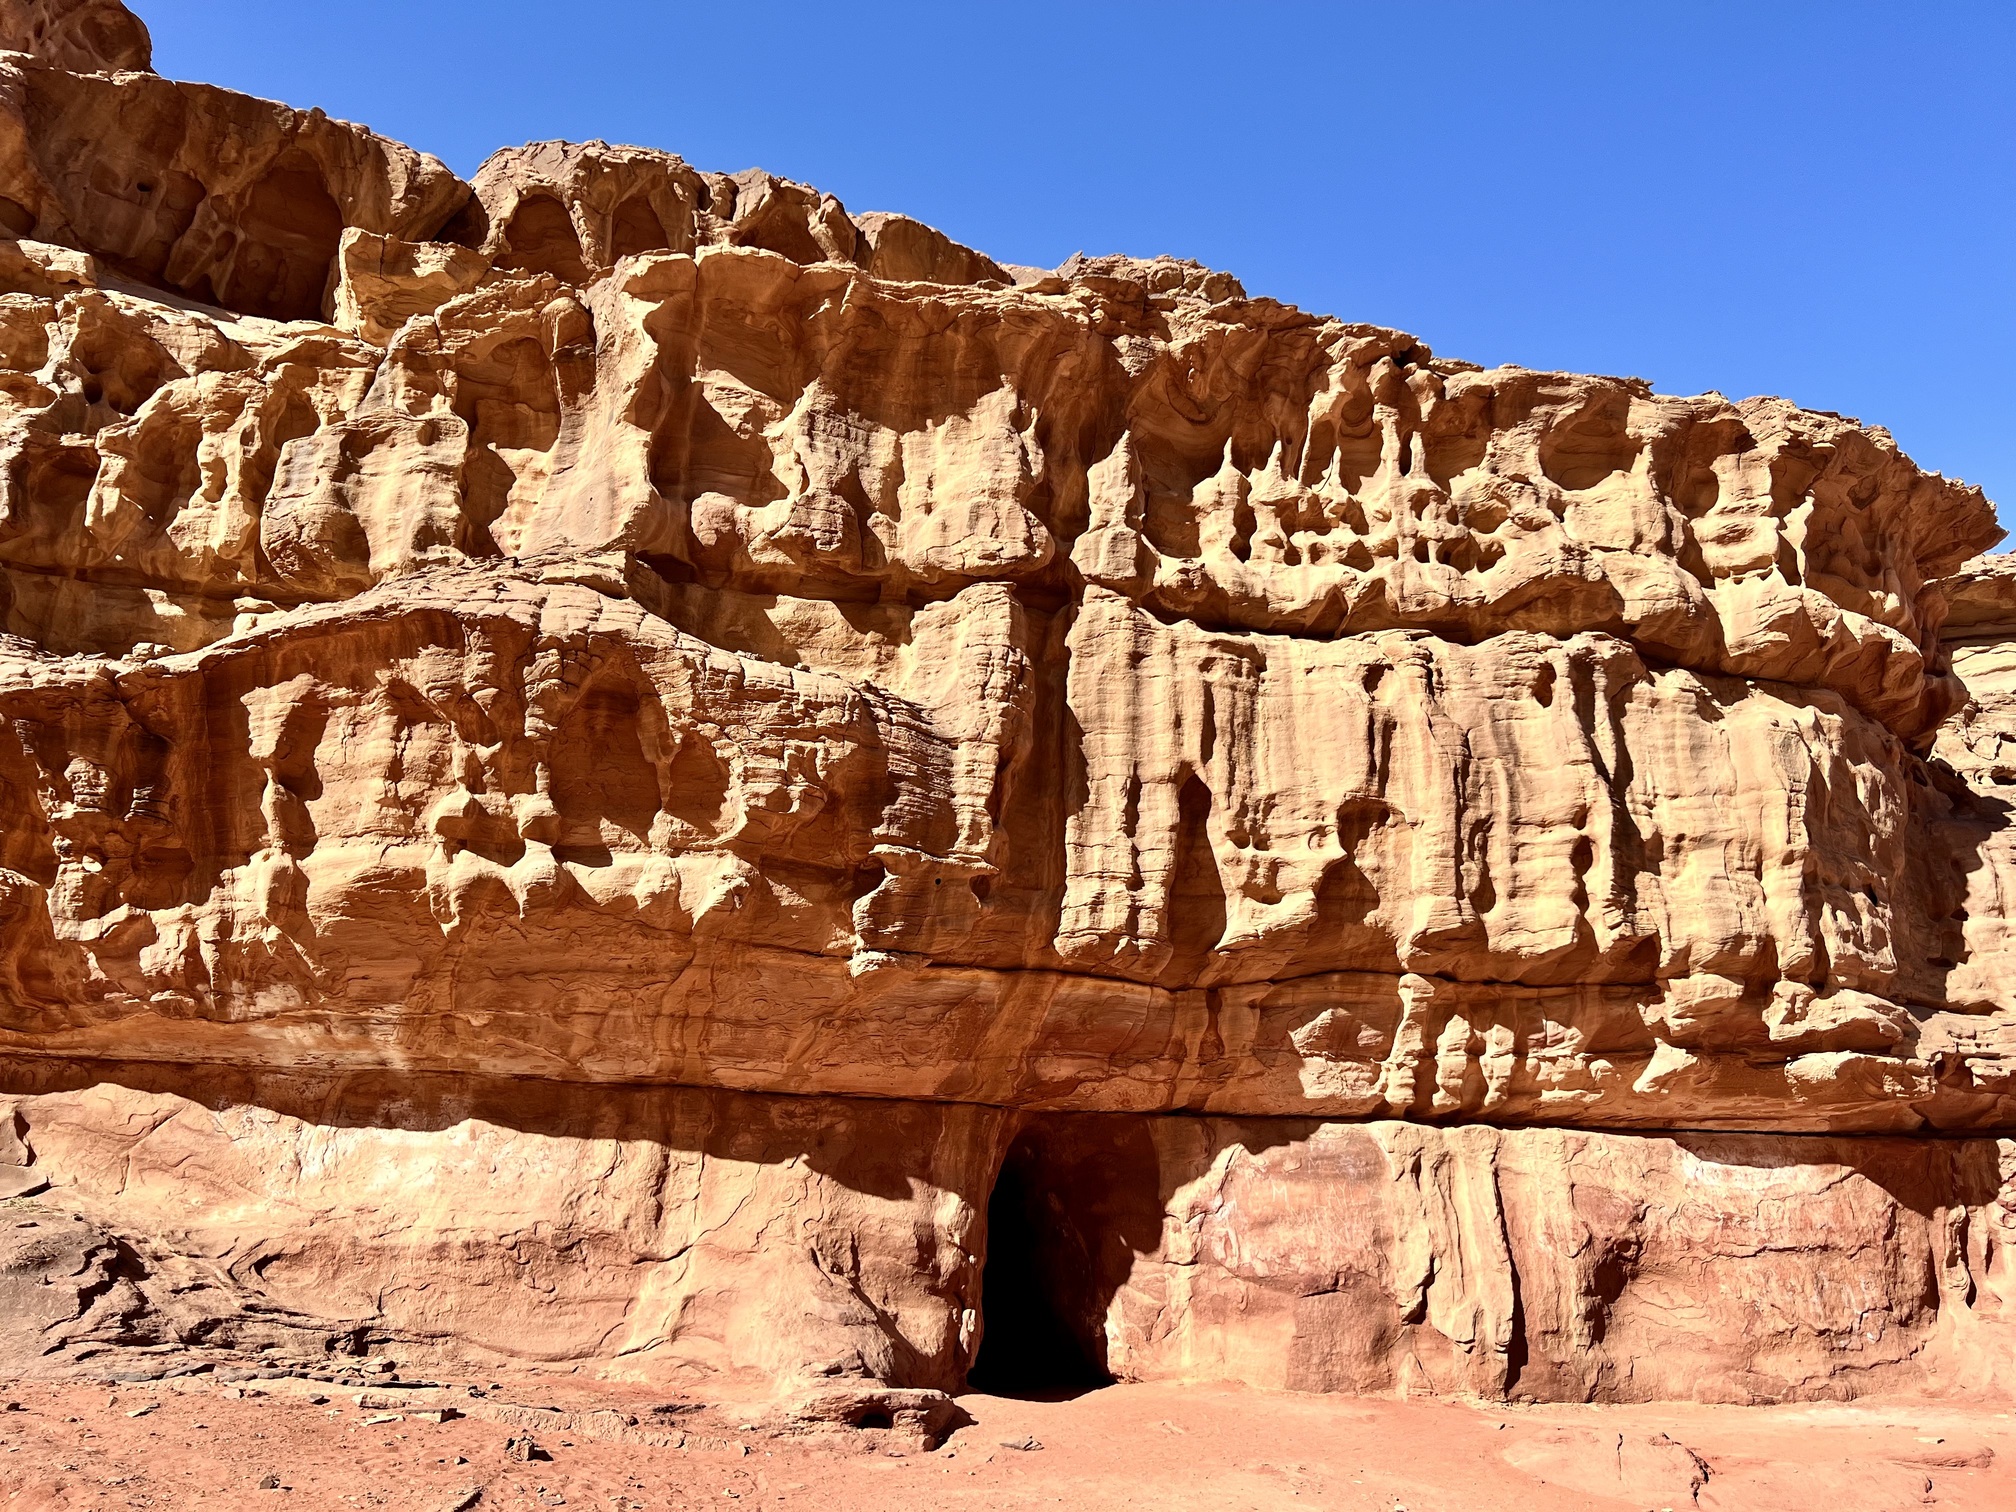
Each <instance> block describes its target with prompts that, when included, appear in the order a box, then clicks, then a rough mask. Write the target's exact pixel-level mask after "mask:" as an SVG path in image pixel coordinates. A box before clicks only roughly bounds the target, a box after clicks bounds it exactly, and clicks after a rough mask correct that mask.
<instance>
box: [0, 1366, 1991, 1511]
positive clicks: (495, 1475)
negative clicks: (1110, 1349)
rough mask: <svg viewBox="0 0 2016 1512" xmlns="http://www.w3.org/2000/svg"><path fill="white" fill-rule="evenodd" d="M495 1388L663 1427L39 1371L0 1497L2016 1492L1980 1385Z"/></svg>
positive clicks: (1927, 1502) (1039, 1501) (146, 1501)
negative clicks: (1564, 1392) (1919, 1401)
mask: <svg viewBox="0 0 2016 1512" xmlns="http://www.w3.org/2000/svg"><path fill="white" fill-rule="evenodd" d="M453 1389H454V1390H456V1391H459V1392H465V1393H466V1391H467V1388H466V1387H462V1386H457V1387H454V1388H453ZM479 1390H480V1391H481V1393H482V1395H481V1397H480V1398H479V1397H477V1396H473V1395H472V1396H469V1398H468V1402H469V1403H470V1404H471V1405H472V1408H481V1407H483V1406H490V1407H492V1408H493V1410H494V1408H495V1407H496V1405H497V1404H503V1403H507V1402H508V1403H510V1404H513V1405H512V1406H510V1407H509V1408H508V1409H507V1415H511V1414H518V1415H520V1416H522V1415H523V1413H522V1412H520V1409H521V1408H523V1409H525V1411H529V1412H530V1413H531V1414H533V1415H534V1416H538V1415H539V1413H540V1412H541V1411H542V1410H543V1409H549V1408H556V1407H557V1408H560V1409H563V1410H565V1411H568V1412H570V1413H577V1414H578V1413H581V1412H583V1411H585V1410H586V1409H588V1408H592V1407H598V1406H599V1407H603V1408H610V1407H615V1408H616V1410H617V1411H618V1412H619V1413H620V1412H621V1411H622V1405H621V1402H619V1400H618V1399H619V1398H621V1399H622V1400H624V1401H627V1403H628V1404H629V1407H630V1415H631V1416H635V1417H638V1418H639V1421H641V1422H643V1423H644V1424H646V1425H647V1427H648V1426H649V1425H653V1424H656V1425H660V1426H662V1427H664V1428H666V1429H667V1430H668V1431H666V1432H663V1433H661V1434H660V1435H659V1436H660V1437H661V1438H662V1439H663V1440H664V1442H662V1443H660V1444H657V1445H640V1444H637V1443H626V1442H620V1441H619V1442H612V1441H607V1440H604V1439H597V1438H595V1437H591V1436H589V1435H588V1434H587V1433H582V1432H576V1431H569V1430H565V1429H561V1430H555V1429H553V1428H551V1427H548V1426H542V1427H539V1428H527V1427H524V1426H522V1425H518V1426H514V1425H513V1424H511V1423H508V1422H499V1421H495V1420H491V1419H486V1418H483V1417H478V1416H459V1417H453V1418H450V1419H449V1420H448V1421H444V1422H439V1423H436V1422H431V1421H424V1420H422V1419H420V1418H419V1417H417V1416H415V1415H414V1413H413V1412H412V1411H410V1410H409V1411H406V1412H394V1411H389V1410H386V1409H385V1408H384V1407H383V1406H382V1404H380V1403H379V1400H378V1399H377V1398H376V1397H372V1396H368V1395H367V1397H366V1401H367V1405H362V1406H360V1405H358V1402H357V1396H358V1393H356V1392H355V1391H352V1390H345V1389H341V1388H337V1387H334V1386H327V1385H323V1386H320V1387H319V1388H318V1386H317V1383H314V1382H307V1381H287V1382H279V1381H255V1382H247V1383H242V1384H238V1385H225V1384H220V1383H218V1382H217V1381H216V1380H214V1379H212V1378H208V1377H203V1376H197V1377H192V1378H187V1379H183V1380H179V1381H169V1382H162V1383H157V1384H152V1385H145V1384H143V1385H137V1386H136V1385H130V1384H129V1385H121V1386H117V1387H108V1386H107V1385H104V1384H97V1385H80V1384H64V1385H50V1384H38V1383H33V1382H20V1383H16V1384H13V1385H0V1409H4V1410H0V1512H31V1509H33V1512H48V1509H59V1508H60V1509H66V1512H67V1509H108V1512H109V1509H115V1508H181V1507H203V1508H208V1509H232V1508H239V1507H248V1508H273V1509H279V1508H290V1509H299V1512H307V1509H310V1508H315V1509H321V1508H328V1509H331V1512H337V1509H343V1512H348V1509H354V1508H368V1507H392V1508H401V1509H407V1508H411V1509H416V1512H456V1509H463V1512H469V1509H492V1508H511V1509H533V1508H544V1507H570V1508H596V1509H603V1512H639V1509H646V1508H649V1509H654V1512H655V1509H659V1508H666V1509H673V1508H698V1507H711V1508H722V1507H729V1506H743V1507H763V1508H766V1509H767V1508H773V1507H782V1508H805V1509H811V1508H863V1509H889V1512H913V1509H914V1512H925V1509H933V1512H935V1509H941V1508H949V1509H975V1512H978V1509H991V1508H1040V1507H1065V1508H1092V1507H1097V1508H1101V1509H1108V1508H1111V1509H1122V1508H1155V1509H1158V1512H1189V1509H1196V1512H1242V1509H1269V1512H1271V1509H1277V1508H1290V1507H1295V1508H1300V1507H1309V1508H1336V1509H1340V1512H1342V1509H1349V1512H1359V1509H1376V1512H1395V1509H1398V1508H1405V1509H1406V1512H1492V1509H1499V1508H1503V1509H1520V1512H1528V1509H1571V1508H1573V1509H1580V1508H1589V1509H1618V1508H1629V1509H1634V1512H1661V1509H1668V1508H1671V1509H1675V1512H1681V1509H1687V1508H1693V1507H1701V1508H1715V1509H1720V1508H1728V1509H1737V1508H1740V1509H1756V1512H1799V1509H1805V1508H1814V1509H1826V1512H1862V1509H1874V1512H1886V1509H1891V1508H1903V1507H1910V1508H1916V1507H1921V1506H1937V1507H1945V1508H1955V1509H1957V1508H1978V1509H1995V1512H2007V1509H2012V1508H2016V1442H2012V1435H2016V1419H2012V1418H2011V1416H2010V1415H2009V1414H2008V1413H2006V1412H1999V1411H1993V1410H1989V1409H1981V1408H1966V1407H1926V1406H1922V1405H1912V1406H1881V1405H1869V1404H1860V1405H1856V1406H1826V1407H1796V1408H1794V1407H1787V1408H1729V1407H1700V1406H1675V1407H1656V1408H1652V1407H1633V1408H1592V1407H1576V1408H1567V1407H1527V1408H1506V1407H1500V1406H1495V1405H1490V1404H1477V1403H1447V1402H1424V1401H1384V1400H1362V1399H1345V1398H1335V1397H1310V1396H1293V1395H1279V1394H1272V1393H1266V1392H1257V1391H1246V1390H1237V1389H1227V1388H1214V1387H1197V1386H1187V1387H1176V1386H1115V1387H1109V1388H1106V1389H1104V1390H1101V1391H1095V1392H1091V1393H1089V1394H1086V1395H1082V1396H1079V1397H1077V1398H1075V1399H1073V1400H1068V1401H1054V1402H1031V1401H1017V1400H1008V1399H1003V1398H998V1397H986V1396H973V1397H967V1398H964V1399H962V1404H961V1405H962V1406H964V1407H965V1409H966V1410H967V1411H968V1412H969V1413H970V1414H971V1415H972V1417H973V1418H974V1419H975V1421H974V1422H973V1423H972V1424H971V1425H969V1426H966V1427H963V1428H961V1429H959V1430H958V1431H957V1432H956V1433H954V1434H953V1435H952V1436H951V1437H950V1439H949V1440H948V1441H947V1442H946V1443H945V1444H944V1445H943V1446H941V1447H940V1448H938V1449H936V1450H935V1451H926V1450H922V1449H920V1448H919V1447H918V1446H917V1445H916V1444H914V1443H911V1444H908V1445H907V1446H906V1445H905V1443H904V1442H903V1441H902V1440H900V1439H899V1438H898V1437H897V1435H896V1434H894V1433H892V1432H885V1431H882V1430H875V1429H868V1430H859V1429H844V1428H829V1429H820V1430H818V1431H816V1432H809V1433H804V1434H792V1433H779V1432H776V1431H771V1430H764V1429H756V1428H750V1427H745V1426H744V1425H743V1424H741V1423H738V1422H736V1421H735V1420H734V1419H735V1417H736V1416H738V1415H743V1416H746V1415H748V1414H747V1413H746V1411H745V1412H744V1413H742V1414H738V1413H737V1411H736V1410H735V1409H733V1408H722V1407H719V1406H715V1407H706V1406H698V1405H694V1404H690V1403H683V1404H670V1403H665V1402H663V1401H662V1399H659V1398H652V1397H648V1396H642V1397H640V1396H639V1395H638V1394H637V1392H636V1389H635V1388H630V1389H628V1390H627V1391H624V1392H617V1391H615V1389H614V1388H609V1387H605V1386H595V1385H586V1384H582V1383H575V1382H567V1381H561V1382H558V1383H555V1382H553V1381H550V1380H541V1379H539V1378H525V1379H518V1380H515V1381H513V1382H510V1383H501V1382H500V1383H494V1386H493V1383H490V1382H484V1383H482V1384H481V1385H480V1386H479ZM316 1397H321V1398H323V1400H321V1401H317V1400H315V1398H316ZM435 1400H437V1401H439V1400H440V1398H439V1397H438V1396H437V1397H436V1398H435ZM654 1408H655V1409H656V1410H655V1411H654ZM437 1410H438V1409H437ZM640 1414H641V1416H639V1415H640ZM614 1420H615V1421H622V1418H620V1417H618V1418H616V1419H614ZM545 1421H546V1422H547V1423H554V1422H563V1421H575V1422H579V1421H584V1419H583V1418H581V1417H578V1416H577V1417H573V1418H567V1419H563V1418H560V1417H557V1416H549V1417H547V1418H546V1419H545ZM604 1421H609V1419H604ZM527 1439H530V1440H532V1441H534V1443H535V1444H536V1449H532V1450H529V1451H528V1447H527V1444H526V1442H525V1441H526V1440H527ZM682 1439H683V1441H684V1442H683V1443H681V1440H682ZM1011 1446H1012V1447H1011ZM527 1452H531V1453H532V1454H533V1455H534V1457H533V1458H531V1459H525V1458H521V1457H520V1456H522V1455H524V1454H526V1453H527ZM549 1456H550V1457H549ZM262 1481H264V1482H267V1483H268V1488H266V1489H262V1488H261V1482H262Z"/></svg>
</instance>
